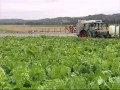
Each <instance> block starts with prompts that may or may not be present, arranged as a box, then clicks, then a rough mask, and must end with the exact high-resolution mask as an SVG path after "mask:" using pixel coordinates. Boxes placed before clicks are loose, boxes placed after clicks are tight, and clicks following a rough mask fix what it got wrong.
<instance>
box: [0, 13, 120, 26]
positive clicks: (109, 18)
mask: <svg viewBox="0 0 120 90" xmlns="http://www.w3.org/2000/svg"><path fill="white" fill-rule="evenodd" d="M99 19H100V20H103V22H104V23H110V24H120V13H118V14H113V15H104V14H97V15H89V16H85V17H57V18H45V19H40V20H23V19H0V24H1V25H8V24H11V25H13V24H15V25H64V24H76V23H77V22H78V20H99Z"/></svg>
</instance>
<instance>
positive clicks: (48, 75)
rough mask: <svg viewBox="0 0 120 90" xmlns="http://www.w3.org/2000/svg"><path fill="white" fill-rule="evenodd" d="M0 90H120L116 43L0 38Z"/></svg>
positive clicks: (119, 52) (119, 56) (119, 55)
mask: <svg viewBox="0 0 120 90" xmlns="http://www.w3.org/2000/svg"><path fill="white" fill-rule="evenodd" d="M0 51H1V52H0V89H39V90H46V89H51V90H53V89H58V90H60V89H67V90H70V89H73V90H74V89H84V90H87V89H91V90H93V89H95V90H96V89H97V90H113V89H117V90H118V89H120V40H119V39H97V38H96V39H91V38H84V39H80V38H77V37H48V36H39V37H9V36H7V37H2V38H0Z"/></svg>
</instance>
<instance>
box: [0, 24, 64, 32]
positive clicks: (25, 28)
mask: <svg viewBox="0 0 120 90" xmlns="http://www.w3.org/2000/svg"><path fill="white" fill-rule="evenodd" d="M64 29H65V25H0V32H29V31H30V30H33V31H35V30H37V31H40V30H43V31H48V30H52V31H53V30H57V31H59V30H64Z"/></svg>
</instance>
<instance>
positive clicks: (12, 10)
mask: <svg viewBox="0 0 120 90" xmlns="http://www.w3.org/2000/svg"><path fill="white" fill-rule="evenodd" d="M100 13H104V14H113V13H120V0H0V19H3V18H7V19H11V18H20V19H41V18H54V17H65V16H69V17H80V16H87V15H93V14H100Z"/></svg>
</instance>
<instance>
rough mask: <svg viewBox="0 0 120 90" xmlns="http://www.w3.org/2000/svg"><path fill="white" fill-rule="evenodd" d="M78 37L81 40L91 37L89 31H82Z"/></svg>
mask: <svg viewBox="0 0 120 90" xmlns="http://www.w3.org/2000/svg"><path fill="white" fill-rule="evenodd" d="M78 36H79V37H81V38H85V37H89V35H88V33H87V31H85V30H83V31H81V32H80V33H79V35H78Z"/></svg>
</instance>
